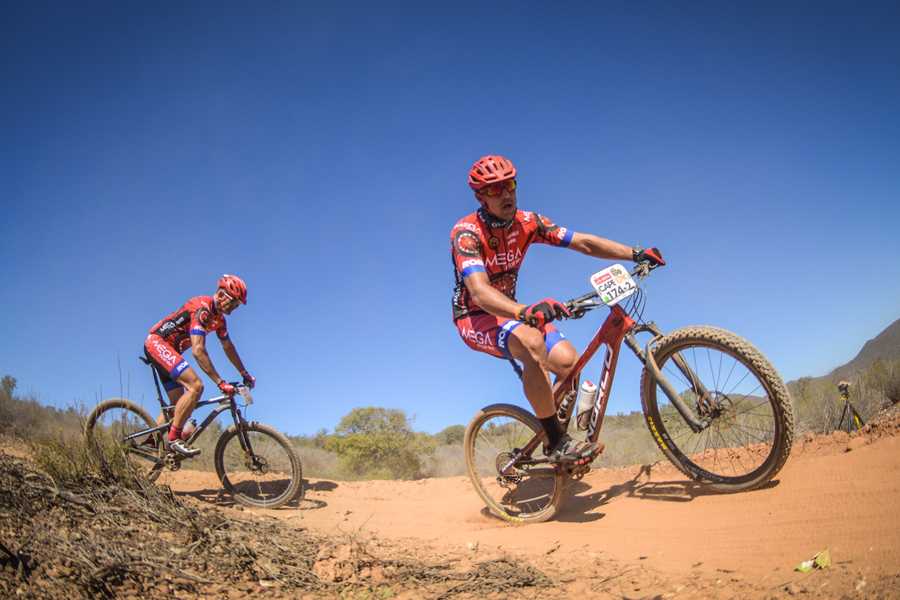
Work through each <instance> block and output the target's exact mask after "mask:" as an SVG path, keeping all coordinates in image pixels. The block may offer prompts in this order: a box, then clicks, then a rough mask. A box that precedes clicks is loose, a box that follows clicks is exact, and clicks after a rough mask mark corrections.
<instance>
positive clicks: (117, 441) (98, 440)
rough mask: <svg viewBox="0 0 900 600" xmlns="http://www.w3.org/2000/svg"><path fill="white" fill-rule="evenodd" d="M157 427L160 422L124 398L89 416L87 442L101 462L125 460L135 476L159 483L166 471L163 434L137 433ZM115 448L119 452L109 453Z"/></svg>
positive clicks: (98, 408)
mask: <svg viewBox="0 0 900 600" xmlns="http://www.w3.org/2000/svg"><path fill="white" fill-rule="evenodd" d="M153 427H156V421H154V420H153V418H151V417H150V415H149V414H147V412H146V411H145V410H144V409H143V408H141V407H140V406H138V405H137V404H135V403H133V402H131V401H130V400H126V399H124V398H113V399H110V400H105V401H103V402H101V403H100V404H98V405H97V406H96V407H95V408H94V410H93V411H91V414H90V415H88V418H87V423H86V425H85V438H86V440H87V443H88V447H89V448H91V450H92V452H94V453H95V455H96V456H97V457H98V459H99V460H101V461H106V464H107V466H109V467H113V468H115V466H116V465H114V464H109V463H110V461H117V460H118V459H120V458H121V459H122V460H124V461H125V463H126V464H127V465H128V468H129V469H131V470H132V471H133V472H134V473H136V474H138V475H140V476H142V477H146V478H147V479H148V480H150V481H155V480H156V478H157V477H159V473H160V470H161V469H162V466H163V463H162V456H163V453H164V449H163V437H162V436H163V434H162V432H159V431H157V432H154V433H148V434H145V435H140V436H135V435H134V434H135V433H136V432H139V431H142V430H145V429H152V428H153ZM111 448H116V449H118V451H119V452H112V453H111V452H109V450H110V449H111Z"/></svg>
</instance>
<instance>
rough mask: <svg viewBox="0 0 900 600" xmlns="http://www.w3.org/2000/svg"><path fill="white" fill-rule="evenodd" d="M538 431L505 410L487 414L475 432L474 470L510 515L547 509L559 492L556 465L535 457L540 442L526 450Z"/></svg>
mask: <svg viewBox="0 0 900 600" xmlns="http://www.w3.org/2000/svg"><path fill="white" fill-rule="evenodd" d="M535 435H536V434H535V432H534V431H533V430H532V429H531V428H530V427H528V426H527V425H526V424H524V423H522V422H521V421H519V420H517V419H515V418H513V417H511V416H508V415H503V414H498V415H490V416H488V417H487V418H485V419H484V420H483V421H482V422H481V424H480V425H479V426H478V428H477V430H476V431H475V432H474V436H473V443H472V450H473V459H474V460H473V464H472V469H473V471H474V473H473V474H474V476H475V477H476V478H477V481H478V485H480V487H481V490H482V492H483V493H484V494H486V495H487V496H488V497H489V501H492V502H493V503H494V504H495V505H496V506H498V507H500V508H501V509H502V511H503V512H504V513H506V514H507V515H509V516H511V517H518V518H528V517H529V516H530V515H535V514H538V513H540V512H541V511H544V510H546V509H547V508H548V507H549V506H550V505H551V504H552V502H553V501H554V499H555V498H556V495H557V493H558V491H557V489H556V487H557V484H558V474H557V472H556V471H555V469H554V468H552V467H551V466H549V465H548V464H546V463H543V464H541V463H536V462H535V460H534V458H538V457H539V456H540V453H541V450H540V445H539V444H538V446H537V448H536V449H535V450H534V451H533V452H531V453H530V454H526V453H525V452H523V449H524V448H526V447H527V446H528V445H529V442H531V441H532V440H533V439H534V438H535ZM532 445H534V444H533V443H532ZM533 457H534V458H533Z"/></svg>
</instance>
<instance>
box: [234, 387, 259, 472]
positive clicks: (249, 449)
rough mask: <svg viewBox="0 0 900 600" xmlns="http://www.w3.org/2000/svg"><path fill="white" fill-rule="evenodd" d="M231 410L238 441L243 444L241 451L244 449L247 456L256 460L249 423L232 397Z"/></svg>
mask: <svg viewBox="0 0 900 600" xmlns="http://www.w3.org/2000/svg"><path fill="white" fill-rule="evenodd" d="M230 408H231V417H232V418H233V419H234V424H235V426H236V427H237V434H238V441H239V442H240V443H241V449H243V451H244V454H245V455H249V456H252V457H253V458H254V459H255V458H256V455H255V454H254V453H253V446H252V445H251V444H250V436H249V435H247V421H246V420H245V419H244V415H242V414H241V409H240V408H238V406H237V401H235V399H234V396H232V397H231V407H230Z"/></svg>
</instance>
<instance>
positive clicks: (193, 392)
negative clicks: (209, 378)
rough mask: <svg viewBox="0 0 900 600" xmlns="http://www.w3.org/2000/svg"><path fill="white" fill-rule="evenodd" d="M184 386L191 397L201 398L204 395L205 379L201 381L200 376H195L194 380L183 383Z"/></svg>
mask: <svg viewBox="0 0 900 600" xmlns="http://www.w3.org/2000/svg"><path fill="white" fill-rule="evenodd" d="M182 387H184V391H185V392H186V395H188V396H190V397H191V398H199V397H200V396H202V395H203V381H201V380H200V378H199V377H197V378H195V379H194V380H193V381H188V382H186V383H184V384H182Z"/></svg>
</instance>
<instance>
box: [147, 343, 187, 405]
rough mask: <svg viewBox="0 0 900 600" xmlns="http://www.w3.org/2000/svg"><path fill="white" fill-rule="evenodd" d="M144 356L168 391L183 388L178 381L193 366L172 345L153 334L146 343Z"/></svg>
mask: <svg viewBox="0 0 900 600" xmlns="http://www.w3.org/2000/svg"><path fill="white" fill-rule="evenodd" d="M144 354H145V355H146V356H147V358H149V359H150V363H151V364H152V365H153V368H154V369H156V372H157V373H158V374H159V380H160V381H162V384H163V387H164V388H166V391H169V390H174V389H177V388H179V387H181V384H180V383H178V382H177V381H176V379H178V376H179V375H181V374H182V373H183V372H184V371H185V369H187V368H189V367H190V366H191V365H190V364H189V363H188V361H187V360H185V358H184V357H183V356H181V354H179V353H178V351H176V350H175V348H173V347H172V344H170V343H169V342H167V341H166V340H164V339H163V338H161V337H160V336H158V335H156V334H153V333H151V334H150V335H148V336H147V340H146V341H145V342H144Z"/></svg>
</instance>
